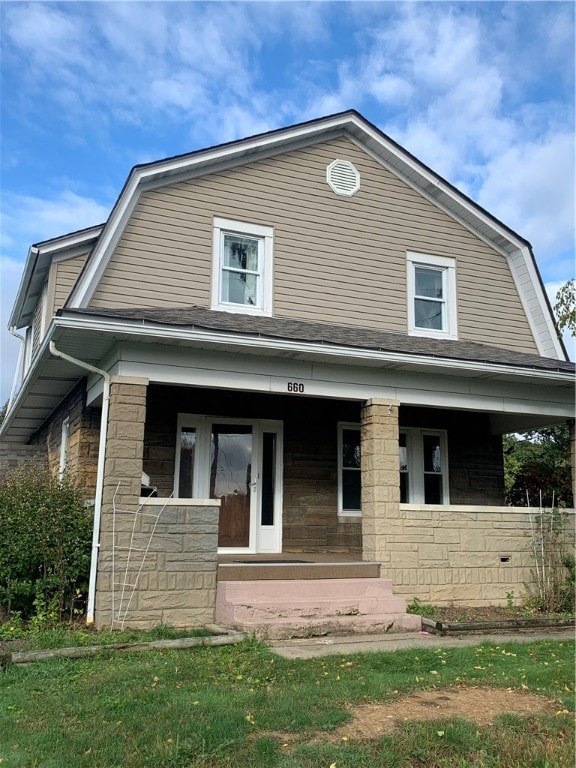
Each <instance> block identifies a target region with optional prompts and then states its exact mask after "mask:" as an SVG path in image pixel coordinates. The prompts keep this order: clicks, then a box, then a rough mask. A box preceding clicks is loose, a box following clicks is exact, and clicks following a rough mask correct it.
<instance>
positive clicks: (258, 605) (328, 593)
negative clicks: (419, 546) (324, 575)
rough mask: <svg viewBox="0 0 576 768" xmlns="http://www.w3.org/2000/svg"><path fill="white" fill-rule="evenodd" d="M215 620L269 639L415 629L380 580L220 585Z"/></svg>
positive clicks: (402, 606)
mask: <svg viewBox="0 0 576 768" xmlns="http://www.w3.org/2000/svg"><path fill="white" fill-rule="evenodd" d="M215 615H216V621H217V622H218V623H220V624H223V625H224V626H229V627H234V628H237V629H242V630H244V631H248V632H254V633H256V634H257V635H258V636H260V637H265V638H270V639H271V638H276V639H278V638H282V637H310V636H313V635H317V634H321V635H322V634H327V633H328V632H353V631H361V632H369V631H374V632H389V631H394V632H406V631H410V630H419V629H420V618H419V617H417V616H412V615H409V614H407V613H406V601H405V600H404V599H403V598H399V597H395V596H394V595H393V593H392V582H391V581H390V579H380V578H356V579H314V580H312V579H304V580H295V579H289V580H263V581H225V580H224V581H219V582H218V587H217V592H216V614H215Z"/></svg>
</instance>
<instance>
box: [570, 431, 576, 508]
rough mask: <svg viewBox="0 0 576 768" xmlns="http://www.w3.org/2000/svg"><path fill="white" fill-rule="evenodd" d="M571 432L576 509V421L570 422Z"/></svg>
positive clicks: (573, 489)
mask: <svg viewBox="0 0 576 768" xmlns="http://www.w3.org/2000/svg"><path fill="white" fill-rule="evenodd" d="M568 429H569V430H570V469H571V470H572V507H573V508H574V509H576V421H575V420H574V419H570V420H569V421H568Z"/></svg>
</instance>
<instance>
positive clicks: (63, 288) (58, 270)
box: [50, 253, 88, 315]
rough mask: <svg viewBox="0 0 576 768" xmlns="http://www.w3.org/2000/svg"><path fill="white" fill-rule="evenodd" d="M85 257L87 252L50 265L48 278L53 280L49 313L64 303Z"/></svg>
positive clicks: (60, 307)
mask: <svg viewBox="0 0 576 768" xmlns="http://www.w3.org/2000/svg"><path fill="white" fill-rule="evenodd" d="M87 258H88V253H83V254H81V255H80V256H74V257H72V258H71V259H66V260H65V261H57V262H54V263H53V264H52V265H51V267H50V278H51V279H53V280H54V289H53V293H54V300H53V305H52V311H51V315H52V314H54V312H56V310H58V309H62V307H63V306H64V305H65V304H66V302H67V300H68V297H69V296H70V294H71V293H72V288H73V287H74V284H75V283H76V280H77V279H78V276H79V275H80V272H81V271H82V268H83V266H84V264H85V263H86V259H87Z"/></svg>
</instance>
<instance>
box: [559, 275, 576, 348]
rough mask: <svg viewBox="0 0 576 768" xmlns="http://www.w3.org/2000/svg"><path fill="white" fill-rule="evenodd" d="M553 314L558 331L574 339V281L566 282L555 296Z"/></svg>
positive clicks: (575, 320) (575, 291) (575, 295)
mask: <svg viewBox="0 0 576 768" xmlns="http://www.w3.org/2000/svg"><path fill="white" fill-rule="evenodd" d="M554 312H555V313H556V319H557V322H558V327H559V328H560V330H562V331H564V330H567V331H568V332H569V333H570V334H571V335H572V336H574V338H576V280H568V282H567V283H564V285H563V286H562V288H560V290H559V291H558V293H557V294H556V304H554Z"/></svg>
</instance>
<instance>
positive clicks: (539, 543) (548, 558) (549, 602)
mask: <svg viewBox="0 0 576 768" xmlns="http://www.w3.org/2000/svg"><path fill="white" fill-rule="evenodd" d="M530 531H531V549H532V556H533V558H534V571H533V576H534V583H533V584H529V585H527V592H528V599H527V606H528V607H529V608H531V609H533V610H536V611H541V612H543V613H572V612H573V611H574V597H575V595H574V587H575V583H576V566H575V562H574V555H573V554H572V547H571V545H570V543H571V539H572V536H571V535H570V534H569V533H568V518H567V513H566V512H564V511H563V510H561V509H556V508H552V509H540V510H539V511H538V512H537V514H535V515H533V514H532V513H531V512H530Z"/></svg>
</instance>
